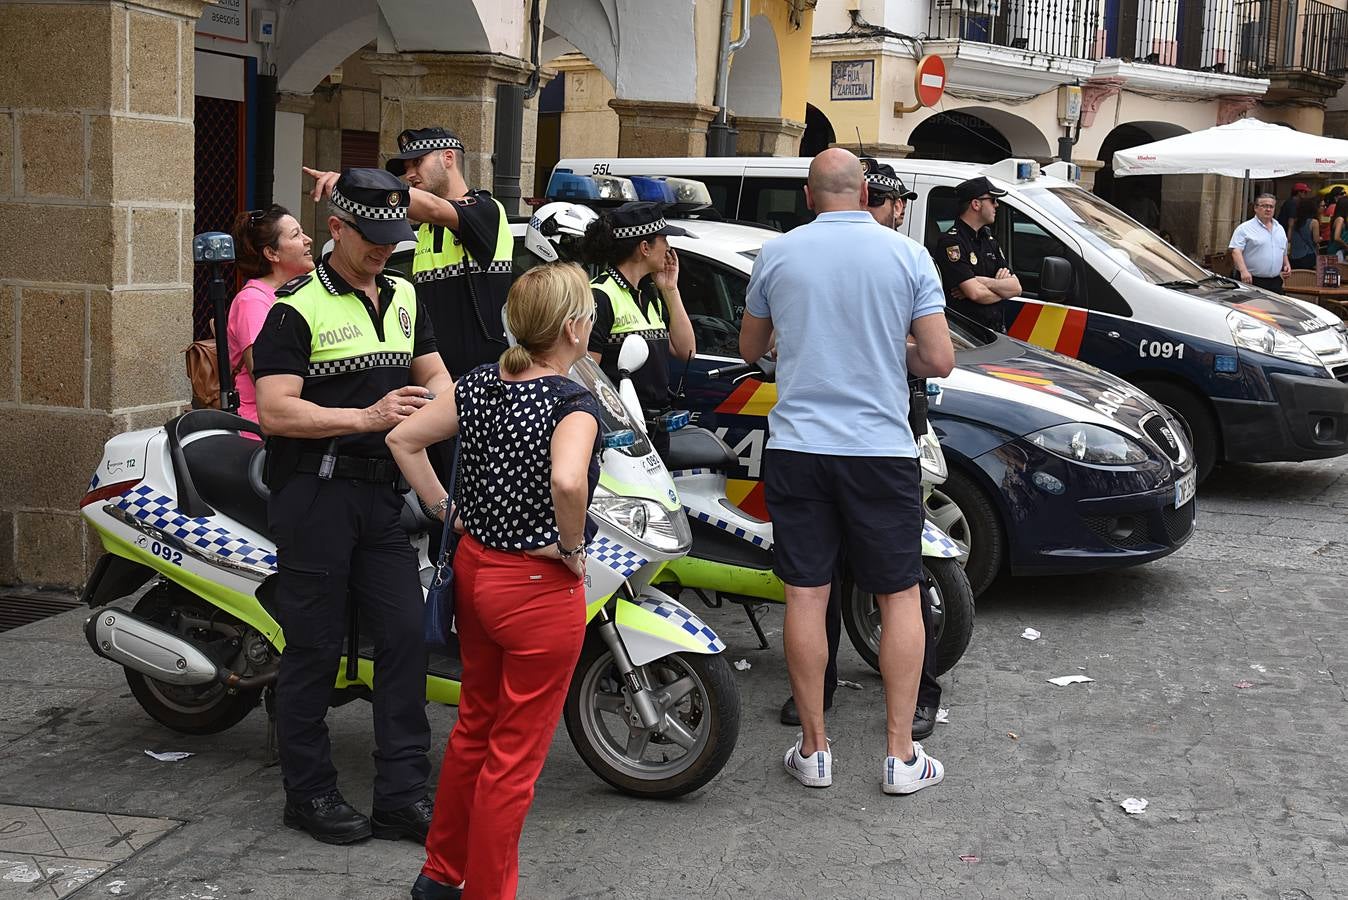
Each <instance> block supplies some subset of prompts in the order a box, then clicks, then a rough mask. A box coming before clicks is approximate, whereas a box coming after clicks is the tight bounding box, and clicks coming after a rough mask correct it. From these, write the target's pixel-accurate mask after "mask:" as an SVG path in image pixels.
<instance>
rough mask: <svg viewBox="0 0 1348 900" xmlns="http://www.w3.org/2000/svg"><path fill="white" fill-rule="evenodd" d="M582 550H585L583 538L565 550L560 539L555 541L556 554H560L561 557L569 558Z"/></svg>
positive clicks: (581, 552) (578, 554)
mask: <svg viewBox="0 0 1348 900" xmlns="http://www.w3.org/2000/svg"><path fill="white" fill-rule="evenodd" d="M584 552H585V541H583V540H582V541H581V542H580V543H579V544H577V545H576V546H574V547H572V548H571V549H570V550H567V549H566V548H565V547H563V546H562V542H561V541H558V542H557V554H558V555H559V556H561V558H562V559H570V558H571V557H573V556H580V555H582V554H583V553H584Z"/></svg>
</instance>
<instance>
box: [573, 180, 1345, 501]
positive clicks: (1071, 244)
mask: <svg viewBox="0 0 1348 900" xmlns="http://www.w3.org/2000/svg"><path fill="white" fill-rule="evenodd" d="M883 161H884V162H887V163H889V164H890V165H892V166H894V168H895V170H896V171H897V172H898V174H899V175H900V177H902V178H903V180H904V182H905V183H906V184H907V185H908V186H909V187H910V188H911V189H912V190H913V191H916V192H917V194H918V196H917V199H915V200H913V201H912V202H911V203H910V204H909V207H908V210H907V213H906V216H905V220H904V224H903V226H902V230H903V231H904V232H905V233H907V234H908V235H909V236H910V237H912V238H913V239H915V240H918V241H921V242H922V243H924V244H926V245H927V246H928V247H930V246H932V245H933V243H934V242H935V240H936V238H937V236H938V235H940V234H941V232H943V231H944V230H945V229H947V228H949V227H950V225H951V224H952V223H953V221H954V219H955V215H956V207H957V201H956V198H955V185H957V184H959V183H960V182H961V181H964V180H966V179H968V178H973V177H975V176H978V175H985V176H987V177H988V178H989V179H990V180H991V181H992V183H993V184H995V185H996V186H997V187H999V188H1002V189H1004V190H1006V191H1007V195H1006V196H1005V197H1003V198H1001V203H1000V204H999V209H998V214H997V222H996V225H995V226H994V229H995V231H996V234H997V239H998V241H999V242H1000V244H1001V246H1002V248H1003V250H1004V252H1005V253H1006V256H1007V259H1008V260H1009V261H1010V264H1011V268H1012V270H1013V271H1015V273H1016V275H1017V276H1018V277H1019V278H1020V283H1021V285H1022V287H1023V289H1024V294H1023V295H1022V296H1021V297H1019V298H1017V299H1016V300H1009V301H1006V302H1007V316H1006V321H1007V331H1008V332H1009V333H1010V335H1011V336H1012V337H1016V338H1019V339H1021V340H1024V341H1027V342H1029V343H1032V344H1037V345H1038V346H1040V347H1044V348H1046V349H1049V350H1055V351H1057V352H1058V353H1062V354H1065V355H1067V356H1071V357H1075V358H1077V359H1080V360H1082V361H1084V362H1087V363H1091V364H1092V365H1095V366H1097V367H1099V368H1101V369H1104V370H1105V371H1108V372H1112V373H1114V374H1115V375H1119V376H1121V377H1122V378H1124V379H1125V380H1127V381H1129V382H1131V383H1133V384H1135V385H1137V386H1139V387H1141V388H1143V389H1145V390H1146V391H1147V392H1148V393H1150V394H1151V395H1152V396H1154V397H1156V398H1157V399H1158V400H1160V401H1161V402H1163V403H1164V404H1165V405H1167V406H1169V407H1170V408H1171V409H1173V410H1174V411H1175V412H1176V413H1177V414H1178V415H1179V416H1180V417H1181V418H1182V419H1183V420H1184V422H1185V424H1186V425H1187V427H1188V429H1189V431H1190V433H1191V435H1192V437H1193V443H1194V451H1195V456H1196V458H1197V462H1198V474H1199V478H1200V479H1201V478H1203V477H1206V476H1207V474H1208V473H1209V472H1210V471H1211V470H1212V467H1213V466H1214V465H1215V464H1216V463H1218V462H1221V461H1223V460H1225V461H1232V462H1267V461H1274V460H1306V459H1318V458H1324V457H1332V456H1339V455H1341V454H1344V453H1348V331H1346V330H1345V327H1344V324H1343V323H1342V322H1341V321H1340V320H1339V319H1338V318H1337V317H1336V316H1335V315H1334V314H1332V313H1331V312H1329V311H1328V310H1324V309H1321V308H1319V307H1316V306H1314V305H1313V304H1309V303H1306V302H1303V301H1300V300H1293V299H1290V298H1286V297H1280V296H1277V295H1274V294H1271V293H1268V292H1266V291H1262V290H1260V289H1258V288H1254V287H1250V286H1248V285H1244V284H1242V283H1240V282H1238V281H1234V280H1232V279H1230V278H1226V277H1223V276H1220V275H1215V274H1213V273H1212V272H1209V271H1207V270H1205V269H1203V268H1201V267H1200V266H1198V265H1197V264H1195V263H1194V262H1192V261H1191V260H1190V259H1189V258H1188V257H1186V256H1185V255H1184V254H1182V253H1181V252H1180V251H1179V250H1177V249H1175V248H1174V247H1172V246H1170V245H1169V244H1167V243H1166V242H1165V241H1163V240H1162V239H1161V238H1160V237H1158V236H1157V235H1156V234H1154V233H1153V232H1151V231H1149V230H1147V229H1146V228H1145V227H1143V226H1142V225H1140V224H1138V223H1137V222H1135V221H1134V220H1133V219H1131V218H1129V217H1128V216H1127V215H1125V214H1124V213H1122V212H1120V211H1119V210H1118V209H1116V208H1115V207H1113V206H1111V205H1110V204H1108V203H1106V202H1105V201H1104V200H1101V199H1100V198H1099V197H1097V196H1095V195H1094V194H1092V193H1090V192H1089V191H1086V190H1083V189H1082V188H1081V187H1079V186H1078V185H1077V184H1076V183H1075V179H1076V178H1077V176H1078V174H1079V172H1078V170H1077V167H1076V166H1073V165H1071V164H1069V163H1054V164H1053V165H1051V166H1048V167H1047V168H1045V169H1043V170H1041V169H1040V167H1039V164H1038V163H1035V162H1034V161H1032V160H1017V159H1008V160H1003V161H1002V162H1000V163H995V164H992V165H976V164H971V163H956V162H946V161H939V160H913V159H892V158H886V159H884V160H883ZM809 165H810V159H809V158H770V157H762V158H755V157H743V158H719V159H718V158H707V159H681V158H664V159H639V158H629V159H622V158H613V159H569V160H562V161H561V162H559V163H558V164H557V166H556V168H555V169H554V170H553V179H554V184H558V185H564V184H565V183H566V181H567V180H568V176H569V175H571V174H575V175H584V176H600V178H601V180H602V176H604V175H615V176H623V177H629V178H630V177H631V176H642V175H644V176H655V177H659V176H672V177H680V178H692V179H696V180H698V181H700V182H702V183H703V184H705V185H706V187H707V190H708V191H709V192H710V194H711V197H712V202H713V205H714V206H715V207H716V209H717V210H718V212H719V213H720V214H721V215H722V216H724V217H725V218H728V219H739V220H749V221H753V222H758V223H762V224H765V225H768V226H770V227H775V228H777V229H779V230H783V231H785V230H789V229H791V228H794V227H795V226H797V225H801V224H804V223H805V222H808V221H809V220H810V219H812V218H813V214H812V213H811V212H810V211H809V209H807V208H806V205H805V197H804V193H803V192H802V190H801V186H802V185H803V184H804V181H805V178H806V175H807V172H808V169H809ZM552 191H553V186H552V185H550V188H549V194H550V195H551V194H552ZM1047 257H1061V258H1062V259H1065V260H1067V261H1068V263H1069V264H1070V265H1071V270H1072V277H1071V287H1070V288H1069V290H1068V291H1067V294H1066V296H1065V297H1063V298H1062V299H1061V302H1046V301H1045V300H1044V299H1042V298H1041V297H1040V273H1041V271H1042V268H1043V261H1044V259H1045V258H1047Z"/></svg>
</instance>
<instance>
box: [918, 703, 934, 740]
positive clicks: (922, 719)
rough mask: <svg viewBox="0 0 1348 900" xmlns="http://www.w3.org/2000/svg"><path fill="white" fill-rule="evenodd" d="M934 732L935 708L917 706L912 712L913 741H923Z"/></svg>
mask: <svg viewBox="0 0 1348 900" xmlns="http://www.w3.org/2000/svg"><path fill="white" fill-rule="evenodd" d="M935 730H936V707H934V706H919V707H918V708H917V709H915V710H913V740H915V741H925V740H926V739H927V738H929V737H931V733H932V732H933V731H935Z"/></svg>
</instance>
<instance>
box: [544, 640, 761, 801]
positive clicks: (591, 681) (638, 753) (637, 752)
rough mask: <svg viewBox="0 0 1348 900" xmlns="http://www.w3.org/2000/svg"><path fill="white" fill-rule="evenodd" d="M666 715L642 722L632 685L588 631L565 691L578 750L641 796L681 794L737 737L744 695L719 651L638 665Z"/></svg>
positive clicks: (701, 779) (712, 772) (602, 773)
mask: <svg viewBox="0 0 1348 900" xmlns="http://www.w3.org/2000/svg"><path fill="white" fill-rule="evenodd" d="M636 673H637V676H638V678H639V679H640V680H641V683H642V685H643V687H645V688H646V690H647V691H648V692H649V694H650V696H651V698H652V700H653V702H654V704H655V708H656V711H657V712H658V713H659V714H660V717H661V720H660V721H659V722H658V723H657V724H656V725H655V726H654V727H651V728H647V727H644V726H643V724H642V722H641V719H640V717H639V716H638V715H637V712H636V708H635V707H634V705H633V704H632V701H631V695H630V693H629V688H628V687H627V685H626V683H625V682H624V680H623V677H622V675H621V674H620V673H619V671H618V667H617V666H616V665H615V664H614V661H613V654H612V653H610V652H609V649H608V647H607V646H605V644H604V642H603V640H601V639H600V638H599V636H598V634H596V633H594V632H591V634H590V635H589V636H588V638H587V639H586V641H585V648H584V649H583V650H582V651H581V655H580V661H579V662H578V663H577V664H576V672H575V674H574V675H573V676H572V678H571V687H570V689H569V690H568V691H567V695H566V706H565V707H564V708H563V717H564V718H565V720H566V730H567V733H568V734H569V735H570V736H571V743H572V744H574V745H575V748H576V752H577V753H579V754H580V758H581V759H583V760H584V761H585V764H586V765H587V766H589V767H590V769H591V771H593V772H594V773H595V774H596V775H598V776H599V777H600V778H602V779H603V780H604V781H606V782H608V783H609V784H611V785H613V786H614V787H615V788H617V789H618V790H620V791H622V792H624V793H626V794H631V795H633V796H637V797H651V798H655V799H666V798H670V797H681V796H683V795H684V794H688V793H691V792H692V791H695V790H697V789H698V788H700V787H702V786H703V785H705V784H706V783H707V782H708V781H710V780H711V779H712V778H714V777H715V776H716V774H717V773H718V772H720V771H721V769H722V768H723V767H724V766H725V764H726V762H727V760H729V759H730V754H731V752H732V751H734V749H735V741H736V740H737V739H738V737H739V722H740V699H739V689H738V687H737V686H736V684H735V678H734V675H733V674H732V672H731V670H730V666H729V664H728V663H727V662H726V661H725V658H724V657H723V656H720V655H702V654H697V653H673V654H670V655H669V656H664V657H661V658H660V659H657V660H655V661H653V662H650V663H647V664H646V665H644V666H638V667H637V669H636Z"/></svg>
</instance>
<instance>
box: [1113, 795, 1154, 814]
mask: <svg viewBox="0 0 1348 900" xmlns="http://www.w3.org/2000/svg"><path fill="white" fill-rule="evenodd" d="M1119 806H1120V807H1122V808H1123V811H1124V812H1126V813H1128V815H1130V816H1140V815H1142V814H1143V813H1144V812H1146V811H1147V801H1146V800H1143V799H1140V798H1138V797H1129V798H1128V799H1127V800H1124V801H1123V802H1122V803H1120V804H1119Z"/></svg>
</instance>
